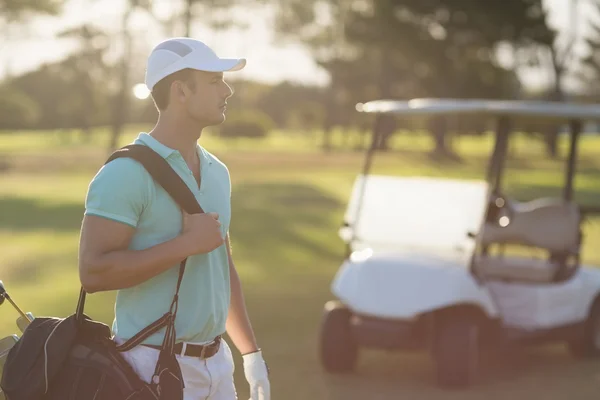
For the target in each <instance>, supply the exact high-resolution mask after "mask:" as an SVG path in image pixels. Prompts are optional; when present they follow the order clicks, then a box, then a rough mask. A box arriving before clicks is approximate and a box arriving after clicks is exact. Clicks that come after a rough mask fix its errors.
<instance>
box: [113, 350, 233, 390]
mask: <svg viewBox="0 0 600 400" xmlns="http://www.w3.org/2000/svg"><path fill="white" fill-rule="evenodd" d="M115 342H116V343H117V344H120V343H122V342H123V341H122V340H119V339H118V338H115ZM159 353H160V351H159V350H156V349H153V348H150V347H147V346H137V347H135V348H133V349H132V350H129V351H126V352H122V353H121V355H122V356H123V358H125V360H126V361H127V362H128V363H129V364H130V365H131V366H132V367H133V369H134V370H135V372H136V373H137V374H138V376H139V377H140V378H141V379H142V380H144V381H146V382H147V383H150V379H152V374H153V373H154V368H155V367H156V362H157V361H158V355H159ZM176 357H177V361H179V365H180V367H181V373H182V375H183V383H184V384H185V389H184V391H183V399H184V400H237V393H236V390H235V384H234V381H233V372H234V369H235V365H234V361H233V355H232V354H231V349H230V348H229V345H228V344H227V342H225V340H223V339H221V346H220V347H219V351H218V352H217V354H215V355H214V356H212V357H210V358H207V359H204V360H201V359H200V358H197V357H188V356H181V355H177V356H176Z"/></svg>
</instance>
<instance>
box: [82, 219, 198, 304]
mask: <svg viewBox="0 0 600 400" xmlns="http://www.w3.org/2000/svg"><path fill="white" fill-rule="evenodd" d="M134 232H135V229H134V228H133V227H131V226H129V225H126V224H123V223H120V222H115V221H111V220H109V219H106V218H102V217H96V216H94V215H86V216H84V218H83V224H82V227H81V237H80V244H79V276H80V279H81V283H82V285H83V287H84V289H85V290H86V292H88V293H94V292H99V291H106V290H118V289H124V288H128V287H132V286H135V285H138V284H140V283H142V282H145V281H147V280H148V279H150V278H152V277H154V276H156V275H158V274H160V273H162V272H164V271H166V270H167V269H169V268H171V267H173V265H176V264H177V263H179V262H181V261H183V259H185V258H186V257H187V255H188V252H189V247H190V246H189V245H188V244H187V243H186V241H185V238H184V237H183V236H177V237H176V238H175V239H172V240H170V241H167V242H164V243H161V244H159V245H157V246H154V247H150V248H148V249H145V250H128V247H129V242H130V241H131V238H132V236H133V234H134Z"/></svg>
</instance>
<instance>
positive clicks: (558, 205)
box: [481, 198, 581, 253]
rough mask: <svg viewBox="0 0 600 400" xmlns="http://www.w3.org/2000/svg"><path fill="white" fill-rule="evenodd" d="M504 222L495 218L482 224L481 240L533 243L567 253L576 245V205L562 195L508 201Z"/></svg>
mask: <svg viewBox="0 0 600 400" xmlns="http://www.w3.org/2000/svg"><path fill="white" fill-rule="evenodd" d="M508 208H509V214H508V223H507V224H506V226H501V225H500V224H497V223H496V222H495V221H494V222H493V223H486V224H485V225H484V227H483V231H482V237H481V243H482V244H483V245H484V246H485V245H490V244H515V245H522V246H529V247H537V248H540V249H545V250H548V251H549V252H551V253H570V252H573V251H577V249H578V247H579V225H580V222H581V215H580V212H579V207H578V206H577V204H575V203H573V202H565V201H564V200H562V199H555V198H541V199H537V200H532V201H529V202H524V203H517V202H514V201H511V202H510V203H509V205H508Z"/></svg>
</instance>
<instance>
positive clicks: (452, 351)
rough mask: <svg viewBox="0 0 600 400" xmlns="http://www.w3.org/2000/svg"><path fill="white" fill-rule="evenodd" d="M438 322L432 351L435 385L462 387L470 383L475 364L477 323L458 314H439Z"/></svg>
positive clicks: (478, 341)
mask: <svg viewBox="0 0 600 400" xmlns="http://www.w3.org/2000/svg"><path fill="white" fill-rule="evenodd" d="M439 322H440V324H439V325H438V329H437V332H436V335H435V353H434V354H435V361H436V369H437V371H436V372H437V382H438V385H439V386H441V387H443V388H454V389H460V388H465V387H467V386H469V385H470V384H472V383H473V381H474V379H475V375H476V371H477V368H478V364H479V347H480V346H479V343H480V329H479V326H478V324H477V321H476V320H475V319H474V318H472V317H469V316H468V315H460V314H458V315H451V314H449V315H446V316H443V317H442V318H440V321H439Z"/></svg>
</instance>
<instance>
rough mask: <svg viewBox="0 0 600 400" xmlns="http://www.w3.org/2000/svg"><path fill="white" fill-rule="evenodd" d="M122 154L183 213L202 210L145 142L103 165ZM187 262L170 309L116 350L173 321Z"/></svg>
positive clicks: (82, 302) (79, 311)
mask: <svg viewBox="0 0 600 400" xmlns="http://www.w3.org/2000/svg"><path fill="white" fill-rule="evenodd" d="M123 157H128V158H133V159H134V160H136V161H138V162H139V163H140V164H142V165H143V166H144V168H145V169H146V170H147V171H148V173H149V174H150V175H151V176H152V178H153V179H154V180H155V181H156V182H157V183H158V184H159V185H160V186H162V187H163V189H165V191H166V192H167V193H169V195H170V196H171V197H172V198H173V200H174V201H175V202H176V203H177V204H178V205H179V206H180V207H181V208H182V209H183V210H185V212H187V213H188V214H198V213H203V212H204V210H202V207H200V204H198V201H197V200H196V198H195V196H194V194H193V193H192V192H191V191H190V189H189V188H188V186H187V185H186V184H185V182H184V181H183V179H181V177H180V176H179V175H178V174H177V173H176V172H175V171H174V170H173V169H172V168H171V166H170V165H169V163H168V162H167V161H166V160H165V159H164V158H163V157H162V156H160V155H159V154H158V153H156V152H155V151H154V150H152V149H151V148H149V147H147V146H144V145H135V144H133V145H128V146H125V147H123V148H121V149H119V150H117V151H115V152H113V153H112V154H111V156H110V157H109V158H108V160H107V161H106V162H105V164H108V163H109V162H111V161H113V160H115V159H117V158H123ZM186 261H187V259H186V260H183V261H182V262H181V265H180V267H179V276H178V279H177V287H176V290H175V295H174V296H173V302H172V303H171V307H170V309H169V312H167V313H165V314H164V315H163V316H162V317H160V318H159V319H157V320H156V321H154V322H153V323H152V324H150V325H148V326H147V327H146V328H144V329H142V330H141V331H140V332H138V333H137V334H136V335H134V336H133V337H131V338H130V339H129V340H128V341H126V342H125V343H123V344H121V345H120V346H118V347H117V349H118V350H119V351H127V350H130V349H132V348H134V347H135V346H137V345H139V344H140V343H142V342H143V341H144V340H145V339H146V338H148V337H150V336H151V335H153V334H154V333H156V332H158V331H159V330H160V329H162V328H163V327H165V326H168V325H170V324H171V323H174V320H175V316H176V314H177V305H178V298H179V289H180V287H181V282H182V280H183V274H184V272H185V264H186ZM85 294H86V293H85V290H84V289H83V287H82V288H81V292H80V296H79V303H78V304H77V318H78V319H79V320H81V318H82V317H83V310H84V305H85Z"/></svg>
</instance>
